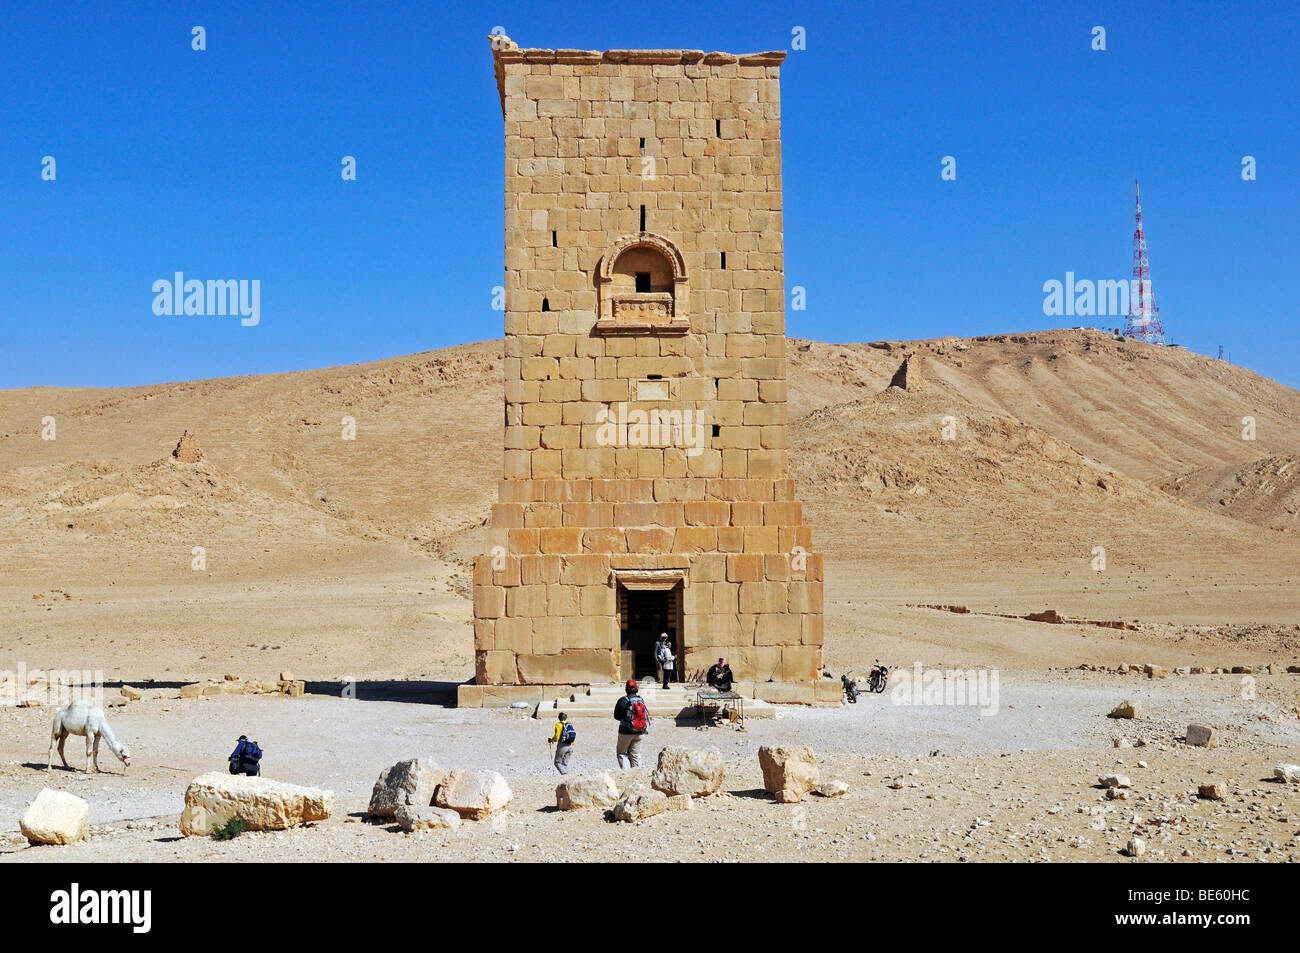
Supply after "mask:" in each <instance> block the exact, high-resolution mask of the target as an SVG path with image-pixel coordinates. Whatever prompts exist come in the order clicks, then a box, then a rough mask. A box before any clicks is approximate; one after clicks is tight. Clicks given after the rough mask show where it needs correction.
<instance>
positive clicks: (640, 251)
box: [595, 232, 691, 334]
mask: <svg viewBox="0 0 1300 953" xmlns="http://www.w3.org/2000/svg"><path fill="white" fill-rule="evenodd" d="M596 277H597V282H598V290H599V294H600V318H599V319H598V320H597V321H596V327H595V331H596V333H597V334H685V333H686V332H687V331H689V330H690V329H691V322H690V317H689V311H688V305H687V281H686V264H685V262H684V261H683V259H682V254H681V252H679V251H678V250H677V246H675V245H674V244H673V243H672V242H670V241H669V240H668V239H666V238H664V237H663V236H662V235H656V234H654V233H653V232H639V233H637V234H635V235H627V236H624V237H623V238H620V239H619V240H618V241H616V242H615V243H614V244H613V245H611V246H610V248H609V250H608V251H607V252H605V256H604V257H603V258H602V259H601V260H600V268H599V269H598V271H597V276H596Z"/></svg>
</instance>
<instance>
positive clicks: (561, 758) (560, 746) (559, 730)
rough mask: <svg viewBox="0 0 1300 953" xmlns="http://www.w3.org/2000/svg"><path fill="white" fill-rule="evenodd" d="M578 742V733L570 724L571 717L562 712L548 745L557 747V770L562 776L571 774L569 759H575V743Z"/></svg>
mask: <svg viewBox="0 0 1300 953" xmlns="http://www.w3.org/2000/svg"><path fill="white" fill-rule="evenodd" d="M577 740H578V732H577V731H576V730H575V729H574V727H573V725H571V724H569V716H568V715H566V714H565V713H564V712H560V718H559V720H558V721H556V723H555V730H554V731H552V732H551V738H550V740H549V741H547V744H548V745H555V770H556V771H559V772H560V774H568V773H569V759H570V758H572V757H573V743H574V742H575V741H577Z"/></svg>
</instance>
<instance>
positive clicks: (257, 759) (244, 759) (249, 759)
mask: <svg viewBox="0 0 1300 953" xmlns="http://www.w3.org/2000/svg"><path fill="white" fill-rule="evenodd" d="M230 773H231V774H247V775H249V776H251V777H257V776H258V775H260V774H261V773H262V749H261V748H259V747H258V746H257V742H256V741H249V740H248V735H240V736H239V743H238V744H236V745H235V750H234V751H232V752H231V753H230Z"/></svg>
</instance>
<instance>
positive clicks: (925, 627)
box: [0, 330, 1300, 863]
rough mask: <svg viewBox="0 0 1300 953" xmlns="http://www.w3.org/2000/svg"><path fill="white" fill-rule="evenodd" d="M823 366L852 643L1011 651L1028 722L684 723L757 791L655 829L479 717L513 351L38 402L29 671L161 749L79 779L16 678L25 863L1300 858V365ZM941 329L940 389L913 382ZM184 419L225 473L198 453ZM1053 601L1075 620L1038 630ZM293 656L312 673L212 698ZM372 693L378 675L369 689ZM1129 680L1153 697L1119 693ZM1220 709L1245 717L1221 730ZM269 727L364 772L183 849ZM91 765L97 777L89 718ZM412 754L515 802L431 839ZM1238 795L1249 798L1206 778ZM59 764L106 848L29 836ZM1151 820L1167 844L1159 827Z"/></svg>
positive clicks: (827, 360)
mask: <svg viewBox="0 0 1300 953" xmlns="http://www.w3.org/2000/svg"><path fill="white" fill-rule="evenodd" d="M788 353H789V362H790V394H791V403H790V418H791V439H792V444H793V452H792V455H791V456H792V461H793V465H792V469H793V473H792V475H793V476H794V477H795V478H796V480H797V481H798V484H799V492H800V495H801V497H802V498H803V499H804V500H805V501H806V510H807V512H808V514H809V522H810V523H811V524H812V525H813V527H814V543H815V545H816V547H817V548H818V549H820V550H822V551H824V552H825V554H826V613H827V626H826V631H827V641H826V665H827V668H828V670H829V671H830V672H831V673H833V674H835V675H836V676H838V674H839V673H841V672H854V673H858V674H861V673H863V672H864V671H865V670H866V668H867V667H868V666H869V665H870V664H871V663H872V662H873V661H874V660H876V659H879V660H880V661H882V662H885V663H887V664H889V665H891V666H894V667H898V668H900V669H904V670H907V669H912V668H913V666H914V665H916V664H917V663H920V664H921V665H923V666H925V667H926V668H934V669H937V668H942V669H963V670H966V669H980V670H985V671H990V672H992V671H996V672H997V674H998V678H999V699H998V711H997V713H996V714H990V715H981V714H980V713H979V711H978V710H976V709H975V708H973V707H970V706H931V705H900V704H894V703H893V700H892V699H891V696H890V695H889V694H886V695H880V696H869V697H867V698H864V699H863V700H862V701H861V702H859V704H857V705H854V706H839V707H835V706H831V707H822V708H783V709H781V710H780V711H779V712H778V717H777V718H775V719H771V720H762V721H760V720H751V721H750V722H749V724H748V725H747V727H746V730H744V731H735V730H733V729H730V728H711V729H707V730H704V729H700V728H698V727H696V726H694V725H693V724H690V723H689V722H683V723H681V724H676V723H673V722H672V721H671V720H670V719H660V720H659V722H657V723H656V725H655V728H654V732H653V734H652V739H651V741H650V743H649V745H648V747H649V749H650V750H649V753H650V755H651V758H652V759H653V755H654V753H655V752H656V751H657V750H658V748H659V747H661V746H663V745H668V744H673V745H685V746H688V747H705V748H717V749H718V750H719V751H720V753H721V755H722V757H723V759H724V762H725V766H726V777H725V781H724V783H723V793H721V794H717V795H714V796H712V797H708V798H701V799H698V800H696V801H695V802H693V809H692V810H691V811H689V812H673V813H667V814H662V815H659V816H656V817H652V818H649V819H646V820H644V821H640V822H638V823H636V824H614V823H611V822H608V821H606V820H605V819H604V817H603V814H602V812H600V811H579V812H557V811H555V810H554V807H555V796H554V787H555V782H556V776H555V774H554V771H553V769H552V768H551V767H550V765H549V762H548V760H547V754H546V745H545V742H544V738H545V735H546V734H547V732H548V729H549V723H542V722H539V721H537V720H534V719H532V718H530V717H528V713H519V712H512V711H488V710H474V711H468V710H457V709H455V708H454V707H452V705H453V704H454V701H453V700H454V686H455V684H456V683H458V682H460V681H463V680H465V679H466V678H467V677H468V676H469V675H470V673H471V672H472V650H471V634H470V625H469V620H470V603H469V598H468V595H469V591H470V573H469V559H470V558H471V557H472V556H473V555H474V554H475V553H478V552H480V551H482V545H483V540H484V523H485V520H486V517H487V513H488V510H489V506H490V503H491V502H492V501H493V500H494V499H495V492H496V481H497V478H498V475H499V470H500V445H501V439H500V437H501V426H502V419H501V412H500V407H501V404H500V401H501V367H502V356H501V344H500V342H484V343H480V344H474V345H466V346H463V347H458V348H453V349H448V350H444V351H437V352H430V353H425V354H417V355H411V356H409V357H401V358H393V359H390V360H386V361H382V362H378V363H374V364H368V365H358V366H351V367H342V368H329V369H322V370H315V371H304V372H297V373H289V374H280V375H265V376H258V377H243V378H231V379H223V380H211V381H194V382H177V383H160V384H153V385H148V386H141V387H133V388H125V389H116V390H104V389H58V388H29V389H24V390H19V391H6V392H3V393H2V394H0V613H3V615H2V621H3V624H4V629H3V632H4V635H3V638H2V639H0V670H11V671H12V670H17V669H18V668H19V666H23V667H24V668H25V670H27V671H31V670H34V669H42V670H62V671H68V670H75V671H92V672H102V674H103V677H104V679H105V682H106V684H107V685H108V686H109V687H108V689H107V692H108V694H110V695H112V694H115V693H116V690H117V686H119V685H121V684H125V685H131V686H137V687H139V688H140V689H141V694H142V696H143V697H142V698H141V699H140V700H139V701H132V702H130V703H129V704H127V705H126V706H125V707H122V708H112V709H110V710H109V718H110V721H111V722H112V724H113V726H114V729H115V730H116V732H117V734H118V736H119V737H120V738H122V740H123V741H125V742H126V743H127V744H129V745H130V746H131V749H132V752H133V755H134V760H133V764H132V767H131V768H130V769H129V771H128V772H126V773H125V774H124V773H123V771H122V766H121V765H120V764H118V763H117V762H116V761H115V760H114V759H113V758H112V757H111V756H108V757H104V756H103V754H102V753H101V765H103V766H105V767H106V769H107V770H106V771H105V773H103V774H100V775H95V776H89V775H85V774H83V773H80V772H68V771H63V770H56V771H55V772H53V773H52V774H47V773H46V771H45V769H44V763H45V754H46V748H47V745H48V731H49V727H48V726H49V721H50V718H51V715H52V711H51V710H50V709H49V708H19V707H16V706H12V705H7V706H0V832H2V833H0V857H2V858H3V859H4V860H6V861H45V860H48V861H57V860H69V859H86V860H202V859H214V858H223V859H232V860H253V859H270V858H275V859H289V860H304V861H309V860H340V861H342V860H370V859H390V858H391V859H421V858H424V857H427V856H430V855H436V856H437V857H439V858H443V857H445V858H447V859H481V860H570V859H580V858H593V859H615V858H619V857H622V856H625V855H638V856H653V857H654V858H656V859H665V860H669V859H719V860H745V859H776V860H802V859H810V860H821V859H826V860H829V859H853V860H869V859H881V860H918V859H923V860H971V861H974V860H1004V859H1005V860H1027V861H1036V860H1115V861H1121V862H1139V863H1141V862H1148V861H1152V860H1156V861H1162V860H1163V861H1186V860H1192V861H1218V860H1225V861H1230V860H1239V861H1285V860H1292V861H1294V860H1295V859H1297V858H1300V784H1286V783H1281V782H1276V781H1274V780H1273V768H1274V766H1275V765H1276V764H1278V763H1292V764H1294V763H1297V762H1300V712H1298V711H1297V709H1298V707H1300V675H1297V674H1294V673H1292V674H1288V673H1287V671H1286V670H1287V668H1288V667H1295V666H1297V665H1300V594H1298V593H1300V586H1298V585H1297V583H1298V582H1300V580H1298V578H1297V577H1298V576H1300V533H1298V532H1297V531H1298V530H1300V464H1297V460H1298V459H1300V451H1298V450H1297V448H1300V393H1297V392H1296V391H1294V390H1291V389H1290V388H1287V387H1284V386H1282V385H1280V384H1278V383H1275V382H1273V381H1271V380H1268V379H1265V378H1262V377H1259V376H1258V375H1255V374H1253V373H1252V372H1250V371H1249V370H1246V369H1244V368H1240V367H1235V366H1233V365H1230V364H1228V363H1226V362H1223V361H1217V360H1212V359H1210V358H1206V357H1203V356H1200V355H1196V354H1192V353H1189V352H1187V351H1185V350H1182V349H1177V348H1164V347H1157V346H1152V345H1145V344H1140V343H1136V342H1133V341H1122V340H1118V339H1116V338H1115V337H1114V336H1113V335H1111V334H1108V333H1104V332H1099V331H1091V330H1072V331H1051V332H1040V333H1035V334H1025V335H994V336H989V337H983V338H973V339H957V338H945V339H941V340H934V341H920V342H897V341H892V342H883V341H881V342H873V343H870V344H826V343H821V342H815V341H801V340H791V341H790V342H789V348H788ZM907 355H911V360H910V362H909V366H910V374H909V388H908V389H907V390H900V389H898V388H889V387H888V386H887V385H888V384H889V381H890V379H891V376H892V375H893V374H894V372H895V370H896V369H897V368H898V365H899V363H900V362H901V361H902V359H903V358H904V357H905V356H907ZM344 418H350V419H351V420H352V421H354V422H355V428H356V439H355V440H349V439H344V434H345V431H346V427H347V421H345V419H344ZM51 420H52V422H53V427H54V431H53V433H54V439H42V432H43V431H45V434H46V436H48V435H49V434H50V426H51ZM187 430H188V431H190V433H191V434H192V438H191V442H190V445H191V446H192V447H197V448H198V450H199V454H198V455H196V459H195V462H189V463H185V462H180V461H178V460H176V459H173V458H172V456H171V453H172V450H173V448H175V447H176V445H177V441H178V439H179V438H180V436H181V434H182V433H183V432H185V431H187ZM949 438H950V439H949ZM196 547H198V548H199V553H198V554H196ZM200 555H201V558H200ZM196 559H197V560H198V563H196ZM196 565H199V566H200V567H201V568H194V567H195V566H196ZM954 608H955V609H957V610H959V611H953V609H954ZM1048 610H1054V612H1055V613H1057V614H1058V615H1047V616H1040V618H1045V619H1048V620H1055V619H1058V618H1064V619H1065V620H1066V621H1063V622H1060V621H1034V620H1031V619H1028V618H1025V617H1026V616H1030V615H1034V614H1041V613H1046V612H1047V611H1048ZM1098 623H1104V624H1098ZM1147 665H1152V666H1157V667H1158V668H1157V669H1156V674H1157V675H1159V674H1163V673H1162V672H1161V670H1162V669H1163V670H1164V671H1165V672H1167V677H1164V678H1161V677H1155V678H1148V677H1146V676H1145V675H1144V674H1142V673H1141V672H1142V667H1143V666H1147ZM1121 666H1131V667H1133V668H1134V669H1136V670H1137V672H1136V673H1131V674H1120V673H1119V672H1117V671H1116V669H1117V668H1119V667H1121ZM1270 666H1271V669H1270ZM1234 668H1236V669H1238V671H1237V672H1236V673H1235V674H1234V673H1233V672H1232V670H1233V669H1234ZM286 669H288V670H292V671H293V672H294V673H295V675H296V677H297V678H300V679H303V680H305V681H306V683H307V691H308V694H307V695H305V696H303V697H298V698H289V697H281V696H266V695H215V696H206V697H201V698H184V699H182V698H179V697H178V696H179V689H180V686H181V685H183V684H186V683H190V682H194V681H200V680H205V679H208V678H215V679H222V678H223V676H224V675H225V674H226V673H231V674H238V675H239V676H241V677H242V678H244V679H270V680H273V679H275V678H276V677H277V675H278V674H279V673H280V672H281V671H283V670H286ZM1180 670H1187V672H1188V674H1180V673H1179V672H1180ZM1203 670H1204V671H1205V672H1208V673H1202V671H1203ZM1218 670H1222V672H1220V673H1218V674H1210V673H1213V672H1216V671H1218ZM1192 671H1195V672H1197V674H1191V672H1192ZM1270 671H1271V674H1270ZM348 679H355V680H356V683H355V684H356V692H355V694H356V698H355V699H352V698H343V697H339V696H340V694H342V686H344V685H345V684H351V683H350V682H348V681H345V680H348ZM1125 699H1131V700H1134V701H1138V702H1139V703H1140V704H1141V708H1142V716H1141V717H1139V718H1136V719H1132V720H1128V719H1110V718H1107V717H1106V715H1107V713H1108V712H1110V711H1111V709H1112V708H1113V707H1114V706H1115V705H1116V704H1117V703H1118V702H1120V701H1123V700H1125ZM1193 723H1197V724H1205V725H1209V726H1212V727H1214V728H1215V729H1216V733H1217V735H1218V737H1219V738H1220V739H1221V741H1220V743H1219V744H1218V745H1217V746H1216V747H1195V746H1192V745H1189V744H1187V743H1186V741H1185V740H1184V738H1185V735H1186V733H1187V727H1188V725H1190V724H1193ZM577 724H578V726H579V728H580V730H581V732H582V735H581V738H582V740H581V742H580V744H579V748H578V754H577V755H576V760H577V768H578V769H579V770H584V771H585V770H595V769H612V768H613V751H612V749H613V739H614V731H615V726H614V724H613V721H612V719H608V720H604V719H595V720H588V719H581V720H579V721H578V722H577ZM241 733H246V734H249V735H250V736H252V737H255V738H257V739H258V740H259V741H260V742H261V744H262V746H263V748H264V749H265V750H266V752H267V757H266V760H265V762H264V765H265V767H264V771H265V773H266V775H267V776H269V777H275V778H278V779H281V780H285V781H291V782H295V783H300V784H307V785H312V786H319V787H326V788H329V789H331V790H333V791H334V792H335V794H336V797H337V798H338V804H337V809H336V811H335V813H334V816H333V817H332V818H331V819H330V820H329V821H326V822H323V823H320V824H316V825H313V826H310V827H304V828H299V829H294V830H291V831H283V832H276V833H254V834H245V835H243V836H241V837H239V838H237V839H235V840H233V841H229V842H216V841H212V840H210V839H208V838H196V837H189V838H183V837H181V836H180V833H179V828H178V818H179V814H180V809H181V804H182V798H183V794H184V790H185V786H186V784H187V783H188V782H189V781H190V780H191V779H192V778H193V777H194V776H196V775H197V774H200V773H202V772H204V771H208V770H222V769H224V766H225V756H226V755H227V754H228V753H229V751H230V749H231V748H232V747H233V743H234V739H235V738H236V737H237V736H238V735H239V734H241ZM771 744H787V745H789V744H807V745H810V746H811V747H812V748H813V749H814V750H815V751H816V752H817V755H818V757H819V759H820V760H821V763H822V771H823V776H824V777H835V778H839V779H842V780H844V781H846V782H847V783H848V786H849V790H848V793H847V794H846V795H844V796H843V797H836V798H820V797H816V796H813V797H811V798H809V799H807V800H805V801H802V802H800V803H799V804H778V803H774V802H773V801H771V800H770V799H768V798H767V797H766V796H765V795H763V793H762V784H761V775H760V774H759V767H758V760H757V750H758V748H759V747H760V746H761V745H771ZM69 752H70V754H69V760H70V762H71V763H72V764H73V765H74V766H76V767H78V768H79V767H80V766H81V764H82V760H81V758H82V751H81V748H80V740H79V739H75V738H74V739H72V740H70V742H69ZM412 757H421V758H432V759H433V760H434V761H436V762H437V763H438V764H440V765H442V766H443V767H445V768H457V767H462V768H484V769H492V770H496V771H499V772H501V773H502V774H503V775H504V776H505V777H506V779H507V780H508V782H509V783H510V786H511V788H512V789H513V791H514V799H513V801H512V802H511V805H510V808H509V810H508V812H507V813H505V814H504V815H500V816H498V817H496V818H494V819H493V820H491V821H490V822H475V823H466V824H465V825H462V826H461V827H459V828H457V829H456V830H451V831H431V832H428V833H416V834H405V833H401V832H398V831H397V830H396V829H395V828H394V827H393V826H392V825H384V824H374V823H368V822H366V821H365V820H364V819H363V817H362V815H363V814H364V811H365V807H366V802H367V799H368V796H369V793H370V787H371V785H372V784H373V783H374V780H375V777H376V775H377V774H378V773H379V771H381V770H382V769H383V768H385V767H387V766H388V765H390V764H392V763H394V762H395V761H398V760H401V759H404V758H412ZM630 773H631V774H632V775H634V776H637V777H640V776H641V775H645V776H648V774H649V767H642V768H640V769H636V771H634V772H630ZM1109 774H1123V775H1126V776H1127V778H1128V779H1129V781H1130V787H1128V788H1125V789H1124V790H1125V792H1126V796H1124V797H1115V796H1113V795H1108V793H1107V791H1106V789H1105V788H1104V787H1102V786H1101V785H1100V783H1099V779H1100V778H1101V777H1103V776H1105V775H1109ZM1216 783H1217V784H1219V785H1220V790H1219V791H1217V792H1216V794H1218V795H1219V797H1218V798H1216V799H1207V798H1203V797H1200V796H1198V790H1199V788H1200V786H1201V785H1207V784H1216ZM46 786H51V787H57V788H60V789H63V790H68V791H71V792H73V793H77V794H79V795H80V796H82V797H85V798H86V799H87V800H88V801H90V804H91V830H92V836H91V838H90V839H89V840H87V841H85V842H84V843H81V844H79V845H74V846H69V847H29V846H27V844H26V840H25V839H24V838H22V837H21V835H20V834H19V833H18V815H19V814H20V813H21V811H22V808H23V806H24V805H25V804H27V803H28V802H29V801H30V800H31V799H32V798H33V797H34V796H35V795H36V794H37V792H39V791H40V790H41V788H43V787H46ZM1134 837H1138V838H1140V839H1142V840H1143V841H1144V842H1145V844H1146V851H1145V853H1144V854H1143V855H1142V856H1141V857H1139V858H1133V857H1129V856H1126V855H1125V854H1124V853H1122V852H1123V851H1124V850H1125V849H1126V848H1127V846H1128V843H1129V841H1130V840H1131V839H1132V838H1134Z"/></svg>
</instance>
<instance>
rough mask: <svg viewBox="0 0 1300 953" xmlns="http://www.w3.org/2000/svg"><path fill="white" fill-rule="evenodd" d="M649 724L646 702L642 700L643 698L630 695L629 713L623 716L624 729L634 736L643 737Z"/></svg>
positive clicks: (628, 698) (628, 699) (628, 701)
mask: <svg viewBox="0 0 1300 953" xmlns="http://www.w3.org/2000/svg"><path fill="white" fill-rule="evenodd" d="M649 723H650V716H649V715H648V714H646V710H645V702H644V701H642V700H641V696H640V695H629V696H628V697H627V711H626V712H624V714H623V727H624V728H626V729H627V730H628V731H630V732H632V734H634V735H643V734H645V730H646V726H647V725H649Z"/></svg>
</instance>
